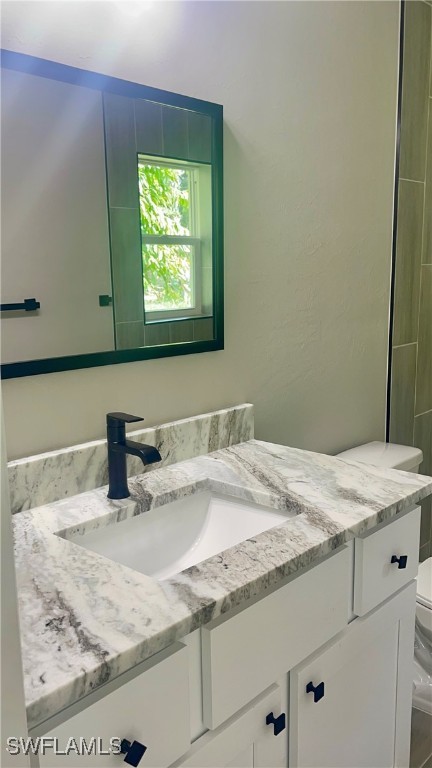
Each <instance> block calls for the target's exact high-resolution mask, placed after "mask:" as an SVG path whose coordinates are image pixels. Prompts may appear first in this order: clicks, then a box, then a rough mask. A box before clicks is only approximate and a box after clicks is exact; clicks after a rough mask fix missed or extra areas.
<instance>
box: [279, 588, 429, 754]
mask: <svg viewBox="0 0 432 768" xmlns="http://www.w3.org/2000/svg"><path fill="white" fill-rule="evenodd" d="M414 612H415V589H414V585H409V586H408V587H407V588H406V589H404V590H403V591H402V592H401V593H399V595H398V596H397V597H395V598H393V599H392V600H389V601H388V602H387V603H385V604H384V605H383V606H382V607H381V608H379V609H376V610H375V611H374V612H372V613H370V614H369V615H368V616H367V617H365V618H362V619H357V620H356V621H354V622H352V624H350V626H349V627H348V628H347V629H346V630H344V631H343V632H342V633H341V634H340V635H339V636H338V638H337V639H336V640H335V641H334V642H332V643H331V644H328V645H327V646H325V647H324V649H321V651H320V652H318V653H317V654H314V655H313V656H311V657H309V659H308V660H307V661H306V662H305V663H304V664H301V665H299V666H298V667H296V668H295V669H294V670H293V671H292V673H291V677H290V681H291V685H290V688H291V690H290V699H291V702H290V704H291V709H290V712H291V715H290V765H295V766H298V768H306V766H312V767H313V768H327V767H328V768H360V767H361V768H392V766H394V765H404V764H406V765H407V764H408V762H407V761H408V752H409V727H410V726H409V721H410V702H411V689H410V681H409V677H408V676H407V674H406V669H408V670H409V671H410V672H411V674H412V652H413V640H414ZM400 670H403V672H401V674H399V672H400Z"/></svg>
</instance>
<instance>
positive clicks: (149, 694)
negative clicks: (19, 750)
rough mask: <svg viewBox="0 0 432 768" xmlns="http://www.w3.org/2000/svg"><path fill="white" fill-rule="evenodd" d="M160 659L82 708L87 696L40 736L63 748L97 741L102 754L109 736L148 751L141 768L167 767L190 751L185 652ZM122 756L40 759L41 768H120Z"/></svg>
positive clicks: (183, 649) (177, 650)
mask: <svg viewBox="0 0 432 768" xmlns="http://www.w3.org/2000/svg"><path fill="white" fill-rule="evenodd" d="M161 657H162V660H157V661H154V662H153V664H152V660H149V662H150V663H149V662H144V663H143V664H141V665H140V667H141V668H143V669H144V671H143V672H142V673H141V674H137V675H136V676H135V677H134V678H133V679H132V680H130V679H129V680H128V681H127V682H125V683H124V685H121V684H120V685H119V687H117V688H116V689H115V690H114V691H112V692H107V694H106V695H103V693H104V690H105V689H107V688H109V687H112V686H113V685H115V684H116V683H117V685H118V683H119V682H121V678H122V677H127V676H128V675H130V673H126V674H125V675H122V676H121V677H120V678H118V679H117V680H114V681H112V682H111V683H107V685H106V686H103V687H102V688H101V689H99V691H96V692H95V694H99V695H100V696H101V697H100V698H99V700H98V701H96V702H95V703H92V704H90V706H85V702H86V700H87V699H90V697H92V696H93V695H95V694H90V696H88V697H87V699H83V701H82V702H81V706H82V709H81V711H79V712H78V713H76V714H74V715H73V716H72V717H70V718H69V719H67V720H65V721H64V722H63V723H62V724H61V725H60V726H58V727H53V728H50V731H49V732H48V733H46V732H45V733H44V736H49V737H55V738H57V740H58V747H59V749H62V750H65V745H66V744H67V743H68V740H69V739H71V738H74V739H75V740H76V742H77V744H79V743H80V739H81V740H82V739H85V740H86V743H87V744H90V743H91V742H90V740H91V739H92V737H96V738H98V737H99V738H100V740H101V744H102V747H103V750H106V751H107V750H108V749H109V746H110V743H109V742H110V739H111V738H112V737H119V738H120V739H127V740H128V741H129V742H131V743H132V742H133V741H137V742H140V743H141V744H143V745H145V746H146V747H147V750H146V752H145V753H144V755H143V756H142V758H141V760H140V762H139V767H140V768H155V766H158V767H159V766H165V767H166V766H167V765H170V763H172V762H173V761H174V760H177V759H178V757H179V756H180V755H182V754H184V753H185V752H186V751H187V750H188V749H189V747H190V727H189V667H188V649H187V648H186V647H185V646H184V645H181V644H180V643H176V644H175V646H173V647H172V649H168V652H162V653H161V654H157V656H156V657H155V658H156V659H160V658H161ZM134 671H135V670H132V672H134ZM78 707H79V703H78V704H77V705H74V710H75V712H76V710H77V708H78ZM84 707H85V708H84ZM32 735H33V734H32ZM124 758H125V754H108V755H103V754H99V755H95V754H90V755H86V754H84V755H77V754H74V753H73V752H72V753H71V754H69V755H67V756H66V755H65V756H61V755H56V754H54V750H52V749H49V750H46V754H45V755H40V757H39V760H40V768H62V766H65V768H66V766H67V767H68V768H72V767H73V766H76V767H77V768H115V766H117V767H118V768H121V766H124V765H125V763H124V762H123V761H124ZM130 764H133V763H130Z"/></svg>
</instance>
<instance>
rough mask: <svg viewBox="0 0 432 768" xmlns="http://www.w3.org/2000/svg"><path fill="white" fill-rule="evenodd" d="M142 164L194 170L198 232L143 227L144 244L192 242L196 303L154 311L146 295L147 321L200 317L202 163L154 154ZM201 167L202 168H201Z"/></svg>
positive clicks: (193, 200)
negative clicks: (149, 308)
mask: <svg viewBox="0 0 432 768" xmlns="http://www.w3.org/2000/svg"><path fill="white" fill-rule="evenodd" d="M138 164H143V165H156V166H158V167H161V168H175V169H180V170H186V169H187V170H188V171H191V172H192V173H191V182H192V183H191V188H190V218H191V222H190V224H191V226H190V229H191V231H192V232H193V233H194V234H193V235H146V234H144V233H143V232H142V231H141V244H142V245H192V246H193V251H192V265H191V267H192V268H191V272H192V277H191V283H192V286H191V287H192V296H193V306H192V307H188V308H186V309H158V310H152V311H150V312H147V311H146V308H145V296H144V295H143V299H144V317H145V322H146V323H147V322H150V323H154V322H160V321H164V320H165V321H168V320H176V319H181V318H185V319H186V318H189V317H197V316H198V317H199V316H201V315H202V314H203V311H202V259H201V239H200V238H199V236H197V235H198V234H199V233H197V228H198V221H199V215H198V201H199V190H198V184H199V165H197V164H195V163H191V162H189V161H187V160H185V161H184V162H182V161H180V160H173V161H170V160H162V159H160V158H157V157H152V156H151V155H144V154H141V153H140V154H139V155H138ZM197 171H198V172H197Z"/></svg>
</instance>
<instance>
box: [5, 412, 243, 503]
mask: <svg viewBox="0 0 432 768" xmlns="http://www.w3.org/2000/svg"><path fill="white" fill-rule="evenodd" d="M127 436H128V437H129V438H131V439H133V440H136V441H137V442H140V443H147V444H149V445H155V446H156V447H157V448H158V450H159V452H160V454H161V456H162V462H161V463H159V464H157V465H153V466H150V467H147V468H145V469H144V467H143V465H142V463H141V460H140V459H139V458H137V457H135V456H128V460H127V462H128V476H129V477H132V476H133V475H137V474H139V473H140V472H143V471H145V472H151V471H152V470H153V469H154V467H155V466H156V467H158V468H159V467H161V466H168V465H170V464H174V463H176V462H178V461H184V460H185V459H192V458H195V457H196V456H202V455H204V454H207V453H211V452H212V451H217V450H220V449H221V448H227V447H228V446H230V445H236V444H237V443H243V442H246V441H247V440H251V439H252V438H253V436H254V414H253V405H251V404H249V403H245V404H242V405H238V406H234V407H233V408H224V409H222V410H219V411H213V412H210V413H206V414H202V415H200V416H192V417H191V418H188V419H180V420H179V421H172V422H169V423H167V424H161V425H159V426H156V427H150V428H147V429H139V430H136V431H134V432H128V435H127ZM8 475H9V487H10V499H11V511H12V513H16V512H21V511H23V510H27V509H33V508H34V507H39V506H41V505H43V504H49V503H50V502H52V501H58V500H59V499H64V498H66V497H68V496H74V495H75V494H77V493H83V492H84V491H91V490H94V489H95V488H99V487H100V486H102V485H106V484H107V483H108V465H107V448H106V440H94V441H92V442H89V443H83V444H82V445H74V446H72V447H70V448H63V449H60V450H58V451H50V452H48V453H41V454H38V455H37V456H30V457H27V458H23V459H17V460H16V461H10V462H9V463H8Z"/></svg>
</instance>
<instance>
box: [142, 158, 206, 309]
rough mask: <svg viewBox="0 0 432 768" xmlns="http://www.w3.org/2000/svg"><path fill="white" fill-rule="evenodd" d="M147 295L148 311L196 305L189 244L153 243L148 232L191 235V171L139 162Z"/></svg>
mask: <svg viewBox="0 0 432 768" xmlns="http://www.w3.org/2000/svg"><path fill="white" fill-rule="evenodd" d="M138 183H139V197H140V216H141V230H142V236H143V241H142V260H143V280H144V296H145V306H146V310H147V311H154V310H162V309H185V308H187V307H190V306H191V305H192V300H193V297H192V295H191V294H192V290H191V288H192V286H191V282H192V281H191V261H192V246H191V245H190V244H189V245H188V244H179V243H175V244H173V243H170V244H157V245H155V244H149V243H145V236H146V235H165V236H169V235H171V236H172V235H175V236H185V237H188V236H190V235H191V234H192V233H191V210H190V208H191V206H190V172H189V171H188V170H183V169H179V168H169V167H167V166H159V165H150V164H148V163H144V162H141V163H139V165H138Z"/></svg>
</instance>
